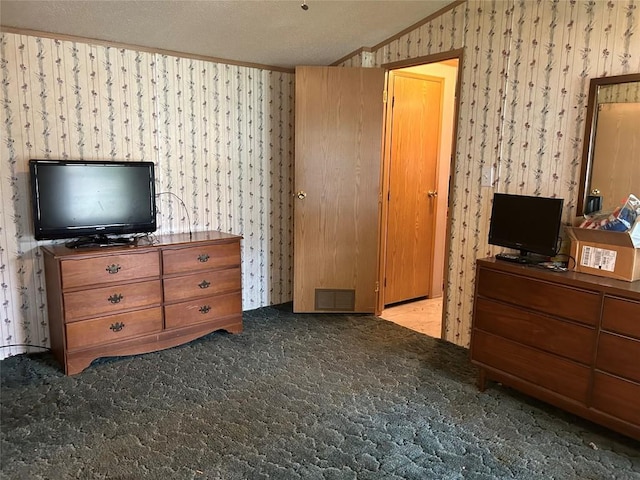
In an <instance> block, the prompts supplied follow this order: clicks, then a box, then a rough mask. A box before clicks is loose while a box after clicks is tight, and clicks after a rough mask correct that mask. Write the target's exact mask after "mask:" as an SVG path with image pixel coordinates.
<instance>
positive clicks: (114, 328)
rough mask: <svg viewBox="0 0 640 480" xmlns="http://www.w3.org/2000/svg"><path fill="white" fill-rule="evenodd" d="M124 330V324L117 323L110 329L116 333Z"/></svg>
mask: <svg viewBox="0 0 640 480" xmlns="http://www.w3.org/2000/svg"><path fill="white" fill-rule="evenodd" d="M123 328H124V323H122V322H116V323H112V324H111V326H110V327H109V330H113V331H114V332H119V331H120V330H122V329H123Z"/></svg>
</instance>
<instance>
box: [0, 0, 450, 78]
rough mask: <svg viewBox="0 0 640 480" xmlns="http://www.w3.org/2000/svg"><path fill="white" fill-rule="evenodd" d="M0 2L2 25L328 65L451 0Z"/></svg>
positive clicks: (275, 62)
mask: <svg viewBox="0 0 640 480" xmlns="http://www.w3.org/2000/svg"><path fill="white" fill-rule="evenodd" d="M304 3H305V4H306V5H307V6H308V7H309V8H308V9H307V10H304V9H303V8H301V6H302V4H303V0H296V1H290V0H279V1H268V0H225V1H222V0H200V1H193V0H125V1H123V0H71V1H69V0H35V1H34V0H1V1H0V23H1V24H2V26H3V27H11V28H17V29H29V30H36V31H40V32H48V33H54V34H63V35H73V36H79V37H85V38H90V39H95V40H103V41H110V42H117V43H125V44H129V45H137V46H141V47H147V48H157V49H163V50H171V51H174V52H182V53H187V54H194V55H204V56H208V57H216V58H221V59H228V60H232V61H236V62H247V63H256V64H263V65H271V66H279V67H285V68H291V67H295V66H296V65H329V64H331V63H333V62H335V61H336V60H339V59H340V58H342V57H344V56H345V55H348V54H350V53H351V52H353V51H355V50H357V49H359V48H360V47H372V46H374V45H377V44H379V43H380V42H383V41H384V40H386V39H388V38H390V37H392V36H393V35H395V34H397V33H398V32H400V31H402V30H404V29H405V28H407V27H410V26H411V25H413V24H415V23H417V22H419V21H420V20H422V19H423V18H425V17H428V16H429V15H431V14H433V13H434V12H436V11H438V10H440V9H441V8H443V7H445V6H446V5H448V4H450V3H451V0H443V1H438V0H423V1H408V0H406V1H405V0H356V1H351V0H306V1H305V2H304Z"/></svg>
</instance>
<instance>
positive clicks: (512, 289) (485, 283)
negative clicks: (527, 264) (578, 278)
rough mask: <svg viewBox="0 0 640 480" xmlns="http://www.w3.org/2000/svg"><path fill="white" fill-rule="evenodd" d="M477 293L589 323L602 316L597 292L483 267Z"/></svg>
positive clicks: (595, 322) (479, 276)
mask: <svg viewBox="0 0 640 480" xmlns="http://www.w3.org/2000/svg"><path fill="white" fill-rule="evenodd" d="M476 280H477V282H478V295H481V296H483V297H487V298H493V299H496V300H501V301H503V302H506V303H511V304H515V305H518V306H520V305H521V306H525V307H527V308H529V309H532V310H537V311H539V312H542V313H548V314H550V315H553V316H556V317H563V318H567V319H570V320H574V321H576V322H580V323H585V324H587V325H594V326H595V325H596V324H597V323H598V322H599V320H600V296H599V295H598V294H597V293H594V292H590V291H587V290H580V289H576V288H570V287H563V286H561V285H557V284H553V283H548V282H544V281H540V280H537V279H533V278H526V277H521V276H518V275H511V274H508V273H502V272H496V271H493V270H486V269H483V268H481V269H480V271H479V272H478V278H477V279H476Z"/></svg>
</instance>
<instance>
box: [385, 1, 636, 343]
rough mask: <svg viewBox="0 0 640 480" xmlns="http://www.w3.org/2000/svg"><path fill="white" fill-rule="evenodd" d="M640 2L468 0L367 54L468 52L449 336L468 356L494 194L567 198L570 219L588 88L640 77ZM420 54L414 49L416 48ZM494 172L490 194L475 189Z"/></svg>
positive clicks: (453, 213)
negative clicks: (638, 36)
mask: <svg viewBox="0 0 640 480" xmlns="http://www.w3.org/2000/svg"><path fill="white" fill-rule="evenodd" d="M639 17H640V13H639V12H638V9H637V3H636V2H633V1H632V0H624V1H619V2H605V1H595V2H562V1H543V0H536V1H525V0H517V1H515V0H508V1H507V0H505V1H502V0H494V1H475V0H474V1H468V2H466V3H465V4H462V5H460V6H458V7H456V8H454V9H452V10H449V11H448V12H446V13H445V14H443V15H441V16H440V17H438V18H436V19H434V20H432V21H431V22H429V23H426V24H424V25H421V26H420V27H419V28H417V29H416V30H414V31H412V32H408V33H407V34H405V35H403V36H401V37H400V38H397V39H395V40H394V41H392V42H390V43H388V44H387V45H384V46H383V47H381V48H380V49H378V50H377V51H374V52H373V55H374V58H375V66H382V65H383V64H386V63H390V62H396V61H399V60H406V59H410V58H417V57H422V56H426V55H430V54H435V53H441V52H446V51H451V50H454V49H458V48H463V49H464V61H463V64H462V69H463V72H462V85H461V91H460V112H459V116H458V132H457V137H456V138H457V152H456V168H455V171H454V175H453V187H452V195H451V209H450V213H449V214H450V218H451V221H452V231H451V239H450V240H451V245H450V251H449V252H448V254H449V256H448V262H449V265H448V271H447V275H448V282H447V285H446V287H445V289H446V295H447V302H446V305H445V317H444V322H445V335H444V338H445V339H446V340H449V341H451V342H454V343H457V344H459V345H464V346H467V345H468V344H469V338H470V328H471V313H472V308H473V289H474V277H475V260H476V259H477V258H478V257H484V256H488V255H492V254H494V253H495V252H496V251H497V250H498V249H497V248H495V247H492V246H490V245H488V242H487V238H488V226H489V220H490V212H491V198H492V197H493V193H494V192H496V191H499V192H509V193H519V194H526V195H542V196H555V197H561V198H564V199H565V210H564V216H563V217H564V221H565V222H566V223H568V222H570V221H571V220H572V219H573V217H574V216H575V214H576V211H575V207H576V202H577V194H578V180H579V176H580V164H581V155H582V142H583V136H584V122H585V116H586V106H587V104H586V102H587V93H588V88H589V79H590V78H592V77H596V76H604V75H620V74H626V73H637V72H640V44H639V43H638V42H634V41H633V38H634V37H633V36H634V32H635V31H637V30H638V28H639V26H640V25H639V24H640V18H639ZM418 45H419V47H418V48H416V46H418ZM483 165H494V166H495V182H494V184H493V186H492V187H483V186H481V183H480V178H481V170H482V166H483Z"/></svg>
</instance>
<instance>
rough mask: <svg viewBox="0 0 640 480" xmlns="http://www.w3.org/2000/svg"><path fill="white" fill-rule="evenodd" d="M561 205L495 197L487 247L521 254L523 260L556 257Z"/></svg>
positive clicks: (542, 199) (545, 200) (522, 197)
mask: <svg viewBox="0 0 640 480" xmlns="http://www.w3.org/2000/svg"><path fill="white" fill-rule="evenodd" d="M563 203H564V202H563V199H562V198H548V197H533V196H526V195H511V194H507V193H496V194H494V196H493V207H492V209H491V223H490V226H489V243H490V244H491V245H497V246H500V247H507V248H513V249H517V250H520V254H521V255H523V256H524V255H526V254H528V253H534V254H539V255H545V256H554V255H556V254H557V253H558V246H559V240H560V228H561V225H562V207H563Z"/></svg>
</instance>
